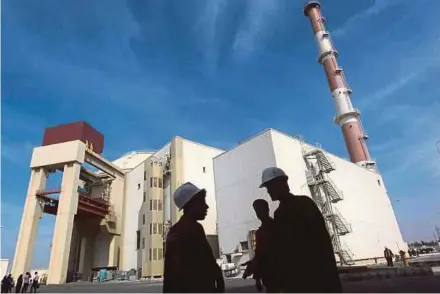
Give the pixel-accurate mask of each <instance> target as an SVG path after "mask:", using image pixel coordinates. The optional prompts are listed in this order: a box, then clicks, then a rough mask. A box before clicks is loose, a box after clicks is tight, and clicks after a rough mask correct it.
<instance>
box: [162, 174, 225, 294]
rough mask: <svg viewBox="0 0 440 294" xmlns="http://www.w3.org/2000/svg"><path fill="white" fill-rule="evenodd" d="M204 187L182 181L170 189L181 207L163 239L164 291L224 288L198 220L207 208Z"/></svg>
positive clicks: (216, 290) (202, 216) (194, 291)
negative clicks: (164, 239) (164, 241)
mask: <svg viewBox="0 0 440 294" xmlns="http://www.w3.org/2000/svg"><path fill="white" fill-rule="evenodd" d="M205 197H206V190H205V189H199V188H197V187H196V186H195V185H194V184H192V183H189V182H188V183H185V184H183V185H182V186H180V187H179V188H178V189H176V191H175V192H174V202H175V204H176V206H177V207H178V208H179V209H183V215H182V217H181V218H180V220H179V221H178V222H177V223H176V224H174V226H172V227H171V229H170V231H169V232H168V234H167V239H166V252H165V269H164V282H163V292H164V293H190V292H192V293H202V292H204V293H213V292H224V291H225V284H224V281H223V274H222V272H221V269H220V267H219V266H218V265H217V263H216V260H215V258H214V255H213V253H212V250H211V247H210V246H209V243H208V240H207V239H206V235H205V231H204V230H203V227H202V225H201V224H199V223H198V221H201V220H204V219H205V217H206V214H207V211H208V208H209V207H208V205H207V204H206V201H205Z"/></svg>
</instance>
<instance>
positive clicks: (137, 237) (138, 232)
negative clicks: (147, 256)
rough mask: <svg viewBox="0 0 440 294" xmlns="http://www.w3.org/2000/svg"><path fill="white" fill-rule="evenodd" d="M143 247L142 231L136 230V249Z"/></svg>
mask: <svg viewBox="0 0 440 294" xmlns="http://www.w3.org/2000/svg"><path fill="white" fill-rule="evenodd" d="M140 248H141V231H136V249H140Z"/></svg>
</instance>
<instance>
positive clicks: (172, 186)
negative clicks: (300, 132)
mask: <svg viewBox="0 0 440 294" xmlns="http://www.w3.org/2000/svg"><path fill="white" fill-rule="evenodd" d="M66 134H68V135H66ZM63 136H64V137H63ZM103 144H104V140H103V136H102V135H101V134H99V133H98V132H97V131H96V130H94V129H93V128H92V127H90V126H89V125H87V124H86V123H84V122H81V123H76V124H68V125H64V126H58V127H54V128H48V129H46V134H45V138H44V140H43V146H40V147H36V148H34V151H33V154H32V160H31V164H30V168H31V178H30V182H29V188H28V192H27V196H26V202H25V206H24V212H23V217H22V222H21V226H20V232H19V236H18V240H17V247H16V253H15V257H14V262H13V266H12V274H13V275H14V277H15V278H17V277H18V275H19V274H21V273H23V272H25V271H29V270H30V268H31V263H32V257H33V252H34V248H33V246H34V243H35V237H36V231H37V226H38V222H39V219H40V218H41V216H42V214H43V213H49V214H54V215H56V221H55V230H54V236H53V240H52V247H51V255H50V262H49V267H48V271H47V283H48V284H59V283H64V282H69V281H73V280H76V279H78V278H80V279H83V280H87V279H89V278H90V275H91V273H92V271H97V270H99V269H101V268H107V269H118V270H123V271H130V270H133V269H134V270H136V271H137V275H138V277H157V276H162V275H163V258H164V251H165V249H166V248H164V245H165V244H164V240H165V238H166V234H167V231H168V229H169V228H170V226H171V225H172V224H174V223H176V222H177V220H178V219H179V217H180V216H181V212H180V211H178V210H177V208H176V206H175V205H174V201H173V199H172V195H173V193H174V191H175V190H176V189H177V188H178V187H179V186H180V185H181V184H183V183H184V182H187V181H191V182H193V183H194V184H196V185H198V186H200V187H203V188H205V189H206V190H207V203H208V205H209V207H210V209H209V211H208V215H207V218H206V219H205V220H204V221H202V225H203V227H204V229H205V232H206V234H207V238H208V241H209V243H210V245H211V247H212V250H213V252H214V254H215V256H216V257H219V256H220V253H222V254H226V255H228V256H229V255H231V257H232V259H234V260H233V262H234V261H235V262H239V261H240V262H243V261H245V260H246V259H247V258H249V257H250V256H251V255H252V248H253V245H254V243H253V232H254V231H255V229H257V228H258V226H259V222H258V221H257V219H256V217H255V215H254V212H253V210H252V202H253V200H254V199H257V198H266V199H268V198H267V197H268V196H267V194H266V191H265V190H264V189H259V188H258V186H259V183H260V180H261V172H262V170H263V169H264V168H266V167H268V166H278V167H281V168H282V169H284V170H285V171H286V173H287V174H288V175H289V177H290V178H289V184H290V186H291V189H292V192H293V193H294V194H303V195H308V196H310V197H312V199H313V200H314V201H315V202H316V203H317V205H318V206H319V207H320V209H321V211H322V213H323V215H324V217H325V219H326V222H327V228H328V230H329V232H330V234H331V236H332V241H333V245H334V250H335V253H336V254H337V256H338V257H339V261H340V263H341V264H349V265H350V264H355V263H356V264H362V263H364V264H365V263H375V262H377V261H378V260H379V259H380V258H381V257H382V251H383V248H384V246H387V247H389V248H391V249H392V250H393V251H397V250H398V249H404V250H405V249H406V244H405V243H404V242H403V240H402V236H401V234H400V231H399V227H398V224H397V221H396V219H395V216H394V213H393V209H392V207H391V203H390V201H389V198H388V195H387V192H386V188H385V185H384V183H383V180H382V177H381V175H380V174H379V173H378V172H377V171H376V170H371V169H368V168H365V167H363V166H362V165H358V164H355V163H352V162H349V161H347V160H344V159H341V158H339V157H337V156H334V155H332V154H329V153H327V152H325V151H323V150H322V149H321V148H319V147H316V146H311V145H309V144H306V143H305V142H303V141H302V140H300V139H298V138H296V139H295V138H293V137H289V136H287V135H285V134H282V133H279V132H277V131H275V130H268V131H265V132H263V133H261V134H259V135H257V136H255V137H252V138H251V139H249V140H247V141H245V142H243V143H241V144H240V145H238V146H236V147H235V148H233V149H231V150H229V151H226V152H224V151H222V150H220V149H216V148H213V147H209V146H206V145H202V144H199V143H195V142H192V141H189V140H186V139H183V138H181V137H175V138H173V139H172V140H171V142H169V143H168V144H166V145H165V146H163V147H162V148H160V149H158V150H157V151H134V152H130V153H127V154H125V155H124V156H122V157H120V158H118V159H117V160H115V161H113V162H111V161H109V160H107V159H106V158H104V157H103V156H102V155H100V152H102V150H103ZM55 172H63V177H62V182H61V183H60V187H59V188H58V189H53V190H47V189H45V185H46V182H47V179H48V177H49V176H50V175H51V174H52V173H55ZM275 208H276V206H275V205H274V204H273V203H272V204H271V210H272V211H273V210H274V209H275ZM217 236H218V237H217Z"/></svg>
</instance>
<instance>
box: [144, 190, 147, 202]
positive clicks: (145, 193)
mask: <svg viewBox="0 0 440 294" xmlns="http://www.w3.org/2000/svg"><path fill="white" fill-rule="evenodd" d="M145 201H147V192H144V202H145Z"/></svg>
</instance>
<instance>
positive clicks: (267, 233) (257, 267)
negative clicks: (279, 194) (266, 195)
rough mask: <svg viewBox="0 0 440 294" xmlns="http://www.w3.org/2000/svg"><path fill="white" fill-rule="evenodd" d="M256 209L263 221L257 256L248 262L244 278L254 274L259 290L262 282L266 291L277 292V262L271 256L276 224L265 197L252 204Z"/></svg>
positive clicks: (256, 235)
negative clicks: (275, 268)
mask: <svg viewBox="0 0 440 294" xmlns="http://www.w3.org/2000/svg"><path fill="white" fill-rule="evenodd" d="M252 206H253V207H254V210H255V214H256V215H257V218H258V219H259V220H260V221H261V226H260V227H259V228H258V230H257V232H256V233H255V239H256V248H255V257H254V258H253V259H252V261H250V262H247V263H246V265H247V267H246V270H245V273H244V274H243V278H244V279H246V278H247V276H250V275H251V274H253V277H254V279H255V284H256V287H257V290H258V291H259V292H261V291H262V290H263V287H262V284H261V283H263V285H264V287H266V292H268V293H275V292H278V291H277V282H276V277H275V276H274V274H276V272H275V271H274V270H273V268H274V267H275V266H277V264H276V263H274V260H273V258H272V257H271V255H270V254H271V252H270V251H271V248H272V245H271V242H272V241H273V234H274V225H273V219H272V218H271V217H270V214H269V204H268V203H267V201H266V200H264V199H257V200H255V201H254V203H253V204H252Z"/></svg>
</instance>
